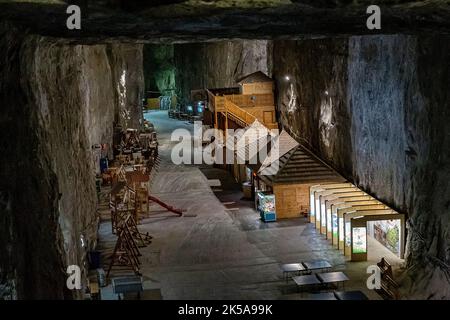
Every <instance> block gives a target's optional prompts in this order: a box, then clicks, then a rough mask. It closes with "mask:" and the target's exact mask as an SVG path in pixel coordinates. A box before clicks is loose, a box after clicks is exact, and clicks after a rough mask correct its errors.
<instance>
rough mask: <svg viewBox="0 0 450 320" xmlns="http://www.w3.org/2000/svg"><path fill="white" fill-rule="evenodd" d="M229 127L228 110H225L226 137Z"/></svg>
mask: <svg viewBox="0 0 450 320" xmlns="http://www.w3.org/2000/svg"><path fill="white" fill-rule="evenodd" d="M227 129H228V111H226V110H225V130H224V137H225V139H226V138H227Z"/></svg>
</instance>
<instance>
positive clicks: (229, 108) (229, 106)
mask: <svg viewBox="0 0 450 320" xmlns="http://www.w3.org/2000/svg"><path fill="white" fill-rule="evenodd" d="M224 101H225V112H227V113H229V114H232V115H233V116H235V117H237V118H239V119H240V120H241V121H242V122H244V123H245V124H246V125H249V124H251V123H253V122H254V121H255V120H256V117H255V116H253V115H251V114H250V113H248V112H247V111H245V110H244V109H242V108H239V107H238V106H237V105H235V104H234V103H233V102H231V101H230V100H228V99H224Z"/></svg>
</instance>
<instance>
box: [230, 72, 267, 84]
mask: <svg viewBox="0 0 450 320" xmlns="http://www.w3.org/2000/svg"><path fill="white" fill-rule="evenodd" d="M255 82H273V79H272V78H270V77H269V76H268V75H266V74H265V73H264V72H261V71H256V72H253V73H251V74H248V75H246V76H244V77H242V78H240V79H239V80H238V83H239V84H244V83H255Z"/></svg>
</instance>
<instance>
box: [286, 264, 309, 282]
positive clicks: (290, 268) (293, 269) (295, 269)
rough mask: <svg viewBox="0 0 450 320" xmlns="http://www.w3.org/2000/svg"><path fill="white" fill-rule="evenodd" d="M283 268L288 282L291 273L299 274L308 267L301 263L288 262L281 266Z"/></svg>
mask: <svg viewBox="0 0 450 320" xmlns="http://www.w3.org/2000/svg"><path fill="white" fill-rule="evenodd" d="M281 270H283V278H284V279H286V282H287V281H288V279H289V274H291V273H295V274H296V275H299V274H301V273H302V272H304V271H306V268H305V267H304V266H303V264H301V263H287V264H283V265H282V266H281Z"/></svg>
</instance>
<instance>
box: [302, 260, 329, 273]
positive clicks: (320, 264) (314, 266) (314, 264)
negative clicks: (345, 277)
mask: <svg viewBox="0 0 450 320" xmlns="http://www.w3.org/2000/svg"><path fill="white" fill-rule="evenodd" d="M302 263H303V265H304V266H305V268H306V269H308V270H310V271H314V270H329V269H331V267H332V266H331V264H330V263H329V262H328V261H326V260H311V261H305V262H302Z"/></svg>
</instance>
